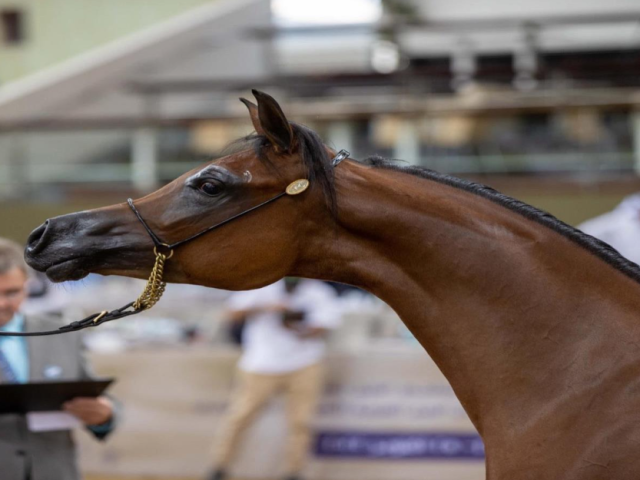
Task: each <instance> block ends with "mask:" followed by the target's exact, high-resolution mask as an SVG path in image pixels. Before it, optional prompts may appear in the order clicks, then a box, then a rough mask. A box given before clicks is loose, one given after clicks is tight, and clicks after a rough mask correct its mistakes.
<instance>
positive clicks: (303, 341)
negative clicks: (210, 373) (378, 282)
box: [228, 279, 341, 374]
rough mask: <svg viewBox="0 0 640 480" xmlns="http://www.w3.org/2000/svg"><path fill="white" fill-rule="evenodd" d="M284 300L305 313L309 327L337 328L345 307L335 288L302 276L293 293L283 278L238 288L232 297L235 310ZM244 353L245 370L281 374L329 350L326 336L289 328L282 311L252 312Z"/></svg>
mask: <svg viewBox="0 0 640 480" xmlns="http://www.w3.org/2000/svg"><path fill="white" fill-rule="evenodd" d="M278 304H284V305H285V306H287V308H289V309H290V310H296V311H303V312H304V313H305V316H304V318H305V320H304V324H305V325H306V326H309V327H317V328H325V329H335V328H337V327H338V326H339V325H340V319H341V311H340V307H339V304H338V301H337V295H336V293H335V291H334V290H333V288H331V287H330V286H329V285H327V284H325V283H323V282H320V281H318V280H307V279H301V280H300V283H299V284H298V285H297V286H296V288H295V290H294V291H293V293H288V292H287V291H286V288H285V283H284V281H283V280H281V281H278V282H276V283H274V284H271V285H268V286H266V287H263V288H259V289H257V290H248V291H245V292H237V293H234V294H232V295H231V296H230V297H229V301H228V307H229V308H230V309H232V310H244V309H251V308H260V307H270V306H273V305H278ZM242 347H243V353H242V357H241V358H240V362H239V364H238V367H239V368H240V369H241V370H244V371H245V372H251V373H262V374H280V373H287V372H292V371H295V370H299V369H301V368H305V367H307V366H310V365H313V364H316V363H318V362H319V361H320V360H322V358H323V357H324V354H325V349H326V346H325V340H324V339H323V338H300V337H299V336H298V335H297V334H296V332H294V331H292V330H291V329H289V328H286V327H285V326H284V325H283V323H282V315H281V314H278V313H259V314H255V315H251V316H249V318H248V319H247V323H246V325H245V328H244V331H243V336H242Z"/></svg>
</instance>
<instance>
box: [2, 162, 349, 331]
mask: <svg viewBox="0 0 640 480" xmlns="http://www.w3.org/2000/svg"><path fill="white" fill-rule="evenodd" d="M349 155H350V153H349V152H347V151H346V150H340V151H339V152H338V153H337V154H336V156H335V157H333V159H332V160H331V165H332V166H334V167H336V166H338V165H339V164H340V162H342V161H343V160H344V159H346V158H349ZM308 186H309V181H308V180H307V179H299V180H295V181H293V182H292V183H290V184H289V186H288V187H287V188H286V190H285V191H284V192H281V193H279V194H278V195H276V196H275V197H272V198H270V199H269V200H266V201H264V202H262V203H259V204H258V205H255V206H253V207H251V208H249V209H247V210H245V211H244V212H241V213H238V214H237V215H234V216H232V217H230V218H227V219H226V220H223V221H222V222H220V223H216V224H215V225H212V226H210V227H207V228H205V229H204V230H202V231H200V232H198V233H196V234H194V235H191V236H190V237H187V238H185V239H183V240H180V241H178V242H175V243H171V244H169V243H166V242H163V241H162V240H161V239H160V238H159V237H158V236H157V235H156V234H155V233H154V232H153V230H151V227H149V225H148V224H147V222H145V221H144V219H143V218H142V215H140V212H139V211H138V209H137V208H136V206H135V205H134V204H133V200H132V199H130V198H129V199H127V204H128V205H129V207H130V208H131V210H133V213H135V215H136V218H137V219H138V220H139V221H140V223H141V224H142V226H143V227H144V229H145V230H146V231H147V233H148V234H149V237H151V240H152V241H153V245H154V247H153V253H154V254H155V256H156V260H155V263H154V265H153V269H152V270H151V274H150V276H149V280H147V284H146V285H145V287H144V290H143V292H142V294H141V295H140V296H139V297H138V298H137V300H135V301H134V302H130V303H128V304H126V305H125V306H123V307H121V308H118V309H116V310H112V311H110V312H109V311H107V310H104V311H102V312H100V313H94V314H93V315H89V316H88V317H86V318H85V319H83V320H79V321H77V322H72V323H70V324H68V325H65V326H63V327H60V328H59V329H57V330H49V331H45V332H0V337H2V336H5V337H36V336H44V335H58V334H60V333H67V332H76V331H78V330H83V329H85V328H89V327H97V326H98V325H101V324H103V323H106V322H110V321H112V320H118V319H119V318H124V317H128V316H129V315H135V314H136V313H140V312H142V311H144V310H148V309H150V308H151V307H153V306H154V305H155V304H156V303H157V302H158V301H159V300H160V297H162V294H163V293H164V289H165V287H166V282H165V281H164V280H163V278H162V276H163V274H164V264H165V262H166V261H167V260H169V259H170V258H171V257H172V256H173V249H174V248H176V247H179V246H180V245H184V244H185V243H187V242H190V241H191V240H194V239H196V238H198V237H200V236H202V235H204V234H205V233H208V232H210V231H212V230H215V229H216V228H218V227H221V226H222V225H226V224H227V223H229V222H231V221H233V220H235V219H237V218H240V217H242V216H243V215H246V214H247V213H250V212H253V211H254V210H257V209H258V208H260V207H264V206H265V205H268V204H269V203H271V202H275V201H276V200H278V199H279V198H281V197H283V196H285V195H298V194H300V193H302V192H304V191H305V190H306V189H307V187H308ZM163 249H164V252H163V251H162V250H163Z"/></svg>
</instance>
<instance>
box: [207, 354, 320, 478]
mask: <svg viewBox="0 0 640 480" xmlns="http://www.w3.org/2000/svg"><path fill="white" fill-rule="evenodd" d="M237 375H238V380H239V381H238V385H237V387H236V390H235V392H234V394H233V396H232V398H231V401H230V404H229V407H228V411H227V414H226V417H225V419H224V421H223V426H222V429H221V433H220V439H219V443H218V445H217V449H216V452H215V462H216V467H217V468H222V469H226V468H227V467H228V466H229V464H230V463H231V461H232V460H233V456H234V454H235V452H236V450H237V447H238V443H239V442H240V439H241V436H242V433H243V432H244V431H245V430H246V429H247V427H248V426H249V424H250V423H251V421H252V420H253V418H254V417H255V415H256V414H257V413H258V412H259V411H260V410H261V408H262V407H264V406H265V405H266V403H267V401H268V400H269V399H270V398H272V397H273V396H275V395H276V394H277V393H279V392H284V394H285V396H286V415H287V422H288V426H289V432H288V438H287V449H286V467H287V472H286V473H287V474H297V473H299V472H300V471H301V470H302V467H303V466H304V462H305V459H306V456H307V452H308V450H309V444H310V442H311V420H312V418H313V414H314V413H315V410H316V406H317V403H318V398H319V396H320V392H321V390H322V384H323V382H322V378H323V368H322V365H321V364H315V365H311V366H309V367H305V368H303V369H301V370H296V371H293V372H290V373H283V374H277V375H264V374H258V373H249V372H244V371H242V370H238V372H237Z"/></svg>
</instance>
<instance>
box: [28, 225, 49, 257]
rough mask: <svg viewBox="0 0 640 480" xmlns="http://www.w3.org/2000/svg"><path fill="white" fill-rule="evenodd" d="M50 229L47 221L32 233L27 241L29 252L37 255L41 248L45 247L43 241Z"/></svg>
mask: <svg viewBox="0 0 640 480" xmlns="http://www.w3.org/2000/svg"><path fill="white" fill-rule="evenodd" d="M48 227H49V220H47V221H45V222H44V223H43V224H42V225H40V226H39V227H38V228H36V229H35V230H34V231H33V232H31V234H30V235H29V238H28V239H27V252H29V253H36V252H37V251H38V249H39V247H41V246H42V245H43V239H44V237H45V233H46V231H47V228H48Z"/></svg>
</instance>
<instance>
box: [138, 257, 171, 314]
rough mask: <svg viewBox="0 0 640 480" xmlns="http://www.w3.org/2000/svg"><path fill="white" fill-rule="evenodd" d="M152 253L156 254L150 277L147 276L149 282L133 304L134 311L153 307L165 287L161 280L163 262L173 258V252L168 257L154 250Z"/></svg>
mask: <svg viewBox="0 0 640 480" xmlns="http://www.w3.org/2000/svg"><path fill="white" fill-rule="evenodd" d="M153 251H154V253H155V254H156V262H155V264H154V265H153V270H151V275H149V280H147V284H146V285H145V287H144V290H143V291H142V293H141V294H140V296H139V297H138V299H137V300H136V301H135V302H133V308H134V310H139V311H141V310H148V309H150V308H151V307H153V306H154V305H155V304H156V303H158V301H159V300H160V297H162V294H163V293H164V289H165V287H166V286H167V284H166V282H165V281H164V280H163V279H162V275H163V274H164V262H165V261H166V260H168V259H169V258H171V257H172V256H173V250H171V251H170V253H169V255H165V254H164V253H160V252H158V251H157V250H156V249H155V248H154V249H153Z"/></svg>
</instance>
